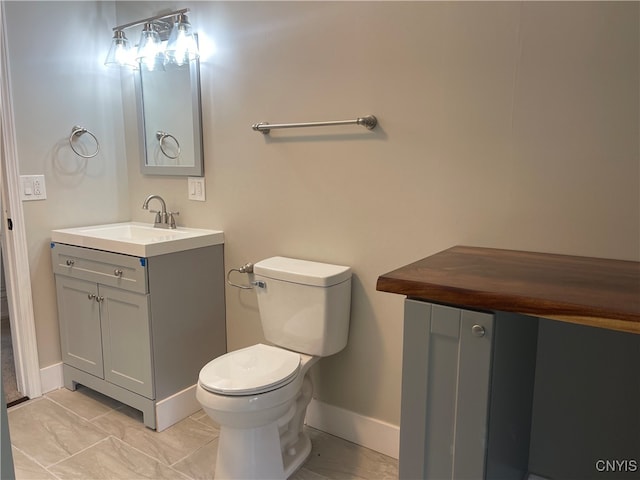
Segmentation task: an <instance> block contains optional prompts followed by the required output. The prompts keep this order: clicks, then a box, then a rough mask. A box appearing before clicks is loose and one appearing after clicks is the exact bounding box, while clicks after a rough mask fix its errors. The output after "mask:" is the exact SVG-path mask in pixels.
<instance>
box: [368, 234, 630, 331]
mask: <svg viewBox="0 0 640 480" xmlns="http://www.w3.org/2000/svg"><path fill="white" fill-rule="evenodd" d="M376 289H377V290H379V291H382V292H389V293H397V294H401V295H406V296H407V297H410V298H418V299H422V300H429V301H433V302H436V303H445V304H450V305H457V306H461V307H468V308H471V309H481V310H482V309H484V310H499V311H505V312H516V313H522V314H526V315H533V316H537V317H545V318H551V319H554V320H562V321H566V322H572V323H578V324H582V325H590V326H594V327H601V328H607V329H611V330H619V331H623V332H631V333H636V334H640V262H631V261H623V260H608V259H602V258H590V257H576V256H569V255H555V254H547V253H533V252H521V251H515V250H499V249H494V248H479V247H466V246H456V247H453V248H450V249H448V250H444V251H442V252H440V253H437V254H435V255H432V256H430V257H427V258H424V259H422V260H419V261H417V262H415V263H412V264H409V265H406V266H404V267H402V268H399V269H397V270H394V271H392V272H389V273H387V274H384V275H381V276H380V277H379V278H378V283H377V286H376Z"/></svg>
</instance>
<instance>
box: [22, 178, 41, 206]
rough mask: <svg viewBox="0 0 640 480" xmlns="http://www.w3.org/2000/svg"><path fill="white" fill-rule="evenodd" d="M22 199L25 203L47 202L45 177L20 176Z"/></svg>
mask: <svg viewBox="0 0 640 480" xmlns="http://www.w3.org/2000/svg"><path fill="white" fill-rule="evenodd" d="M20 198H21V199H22V200H25V201H31V200H46V198H47V188H46V186H45V183H44V175H20Z"/></svg>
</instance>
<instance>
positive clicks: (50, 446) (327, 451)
mask: <svg viewBox="0 0 640 480" xmlns="http://www.w3.org/2000/svg"><path fill="white" fill-rule="evenodd" d="M8 416H9V428H10V435H11V443H12V446H13V458H14V464H15V470H16V478H17V479H18V480H22V479H25V480H26V479H29V480H32V479H59V480H63V479H81V480H89V479H91V480H99V479H117V480H128V479H143V478H150V479H183V480H188V479H212V478H213V472H214V469H215V459H216V448H217V444H218V433H219V431H218V429H217V428H216V425H214V424H213V422H212V421H211V420H210V419H209V417H208V416H207V415H206V414H205V413H204V412H202V411H200V412H197V413H196V414H194V415H192V416H191V417H189V418H186V419H184V420H182V421H181V422H179V423H177V424H176V425H174V426H172V427H170V428H168V429H166V430H164V431H163V432H160V433H158V432H155V431H153V430H150V429H148V428H146V427H145V426H144V425H143V424H142V415H141V414H140V413H139V412H138V411H137V410H134V409H132V408H130V407H128V406H126V405H123V404H121V403H119V402H117V401H115V400H112V399H110V398H107V397H105V396H103V395H101V394H99V393H96V392H94V391H92V390H89V389H86V388H82V387H81V388H79V389H78V390H77V391H75V392H71V391H69V390H66V389H64V388H63V389H60V390H56V391H54V392H51V393H48V394H47V395H45V396H44V397H41V398H38V399H35V400H30V401H28V402H26V403H23V404H20V405H16V406H15V407H12V408H10V409H9V411H8ZM308 431H309V434H310V436H311V440H312V442H313V449H312V451H311V455H310V456H309V459H308V460H307V462H306V464H305V465H304V466H303V467H302V468H301V469H300V470H298V471H297V472H296V473H295V474H294V475H293V476H292V477H291V478H292V479H295V480H323V479H345V480H346V479H367V480H369V479H371V480H373V479H375V480H385V479H397V478H398V463H397V460H395V459H393V458H390V457H387V456H385V455H382V454H380V453H377V452H374V451H372V450H368V449H366V448H363V447H360V446H358V445H355V444H353V443H350V442H347V441H345V440H342V439H340V438H337V437H334V436H332V435H328V434H326V433H324V432H320V431H318V430H314V429H311V428H309V430H308Z"/></svg>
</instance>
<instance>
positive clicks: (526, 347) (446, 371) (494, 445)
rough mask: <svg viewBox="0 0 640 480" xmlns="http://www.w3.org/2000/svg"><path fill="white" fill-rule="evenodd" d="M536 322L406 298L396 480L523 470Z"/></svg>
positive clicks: (457, 479)
mask: <svg viewBox="0 0 640 480" xmlns="http://www.w3.org/2000/svg"><path fill="white" fill-rule="evenodd" d="M537 328H538V327H537V319H536V318H533V317H526V316H522V315H517V314H510V313H504V312H493V313H484V312H478V311H473V310H466V309H462V308H457V307H452V306H444V305H438V304H433V303H428V302H424V301H418V300H411V299H407V300H405V317H404V335H403V336H404V347H403V365H402V403H401V409H402V410H401V419H400V462H399V476H400V478H401V479H438V480H442V479H451V480H462V479H474V480H477V479H496V478H500V479H505V480H506V479H514V480H515V479H521V478H523V476H524V475H525V474H526V472H527V465H528V452H529V436H530V428H531V408H532V398H533V376H534V372H535V354H536V338H537Z"/></svg>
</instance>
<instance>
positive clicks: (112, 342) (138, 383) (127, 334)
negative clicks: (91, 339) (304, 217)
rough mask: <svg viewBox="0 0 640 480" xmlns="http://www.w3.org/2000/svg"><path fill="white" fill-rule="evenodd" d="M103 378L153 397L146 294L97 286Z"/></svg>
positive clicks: (147, 297) (147, 298) (147, 299)
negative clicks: (100, 320)
mask: <svg viewBox="0 0 640 480" xmlns="http://www.w3.org/2000/svg"><path fill="white" fill-rule="evenodd" d="M99 290H100V298H101V302H100V308H101V319H102V350H103V356H104V378H105V380H107V381H108V382H111V383H114V384H116V385H119V386H121V387H123V388H126V389H127V390H130V391H132V392H135V393H138V394H140V395H143V396H145V397H147V398H150V399H153V398H154V394H153V393H154V390H153V374H152V363H151V362H152V358H151V328H150V319H149V296H148V295H146V294H139V293H134V292H128V291H126V290H122V289H119V288H113V287H107V286H105V285H100V288H99Z"/></svg>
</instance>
